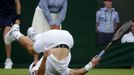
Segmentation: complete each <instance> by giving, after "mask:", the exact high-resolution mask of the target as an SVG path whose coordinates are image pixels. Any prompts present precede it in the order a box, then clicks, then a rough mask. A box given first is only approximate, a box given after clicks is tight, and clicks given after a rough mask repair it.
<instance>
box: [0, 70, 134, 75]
mask: <svg viewBox="0 0 134 75" xmlns="http://www.w3.org/2000/svg"><path fill="white" fill-rule="evenodd" d="M0 75H28V69H11V70H5V69H0ZM86 75H134V69H92V70H91V71H89V72H88V73H87V74H86Z"/></svg>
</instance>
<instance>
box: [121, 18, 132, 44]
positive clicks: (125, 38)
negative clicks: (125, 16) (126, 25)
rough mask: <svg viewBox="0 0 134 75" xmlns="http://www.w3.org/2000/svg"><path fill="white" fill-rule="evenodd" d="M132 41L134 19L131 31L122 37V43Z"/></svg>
mask: <svg viewBox="0 0 134 75" xmlns="http://www.w3.org/2000/svg"><path fill="white" fill-rule="evenodd" d="M131 42H134V20H132V25H131V30H130V32H129V33H126V34H124V35H123V37H122V39H121V43H131Z"/></svg>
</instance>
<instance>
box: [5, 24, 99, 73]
mask: <svg viewBox="0 0 134 75" xmlns="http://www.w3.org/2000/svg"><path fill="white" fill-rule="evenodd" d="M6 35H7V37H6V40H7V42H10V43H11V42H12V41H13V40H14V39H17V40H18V41H19V43H20V44H21V45H22V46H24V47H25V48H26V49H27V51H28V52H29V53H30V54H36V53H42V52H46V51H49V52H50V55H49V56H48V57H47V55H48V54H47V53H46V54H47V55H44V56H45V57H44V59H42V61H45V60H46V62H45V64H46V66H44V71H45V72H44V73H43V75H83V74H85V73H87V72H88V71H89V69H90V64H92V65H93V66H95V65H97V64H98V63H99V58H97V56H96V57H94V58H93V59H92V60H91V62H90V63H88V64H87V65H86V66H85V67H83V68H81V69H78V70H73V69H69V68H68V65H69V63H70V60H71V53H70V50H71V48H72V47H73V44H74V40H73V37H72V35H71V34H70V33H69V32H68V31H66V30H56V29H54V30H49V31H46V32H44V33H42V34H39V35H37V36H35V42H34V43H33V42H32V41H31V40H30V39H29V38H28V37H26V36H24V35H23V34H22V33H20V31H19V25H18V24H15V25H13V27H12V28H11V30H10V31H9V32H8V33H7V34H6ZM46 58H47V59H46ZM42 70H43V69H42ZM41 72H43V71H41ZM37 74H38V72H37ZM39 75H42V74H39Z"/></svg>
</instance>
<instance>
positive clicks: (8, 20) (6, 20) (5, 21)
mask: <svg viewBox="0 0 134 75" xmlns="http://www.w3.org/2000/svg"><path fill="white" fill-rule="evenodd" d="M15 21H16V15H10V16H6V17H3V16H0V26H12V24H14V23H15Z"/></svg>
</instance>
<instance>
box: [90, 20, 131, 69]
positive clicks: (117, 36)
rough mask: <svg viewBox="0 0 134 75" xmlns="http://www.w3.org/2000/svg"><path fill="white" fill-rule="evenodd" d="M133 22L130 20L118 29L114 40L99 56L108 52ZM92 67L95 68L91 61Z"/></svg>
mask: <svg viewBox="0 0 134 75" xmlns="http://www.w3.org/2000/svg"><path fill="white" fill-rule="evenodd" d="M131 24H132V21H131V20H128V21H126V22H125V23H124V24H123V25H122V26H121V27H120V28H119V29H118V30H117V31H116V33H115V34H114V36H113V38H112V40H111V41H110V42H109V43H108V45H107V46H106V47H105V48H104V49H103V50H102V51H101V52H100V54H99V55H98V57H99V58H101V57H102V56H103V55H104V54H105V53H106V51H107V50H108V49H109V48H110V47H111V45H112V44H113V42H114V41H116V40H117V39H119V38H120V37H121V36H122V35H123V34H124V33H125V32H126V31H127V30H128V29H129V28H130V26H131ZM92 68H93V66H92V63H90V69H92Z"/></svg>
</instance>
